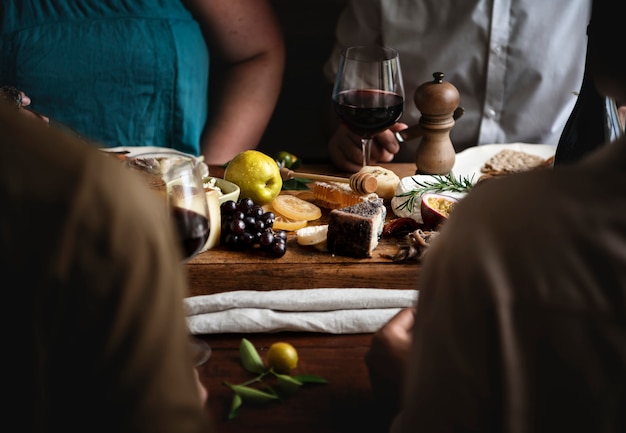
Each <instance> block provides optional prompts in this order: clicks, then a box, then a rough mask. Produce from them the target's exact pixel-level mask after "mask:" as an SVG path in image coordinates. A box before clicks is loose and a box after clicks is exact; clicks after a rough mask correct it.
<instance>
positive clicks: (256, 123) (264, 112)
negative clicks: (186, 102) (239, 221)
mask: <svg viewBox="0 0 626 433" xmlns="http://www.w3.org/2000/svg"><path fill="white" fill-rule="evenodd" d="M283 65H284V58H283V53H282V52H270V53H266V54H263V55H261V56H258V57H255V58H253V59H250V60H247V61H244V62H241V63H238V64H235V65H234V66H232V67H230V68H228V69H227V71H226V72H225V74H224V82H223V85H221V86H220V96H219V99H218V102H217V103H216V104H214V105H213V106H212V109H211V107H210V110H211V111H212V112H213V113H214V115H213V117H212V118H211V120H210V122H209V123H208V125H207V127H206V128H205V131H204V134H203V137H202V143H201V148H202V154H203V155H204V158H205V161H206V162H207V163H209V164H223V163H226V162H228V161H229V160H230V159H232V158H233V157H234V156H235V155H236V154H237V153H239V152H241V151H243V150H246V149H252V148H255V147H256V146H257V145H258V143H259V141H260V139H261V137H262V135H263V133H264V131H265V128H266V127H267V124H268V123H269V120H270V118H271V116H272V113H273V111H274V108H275V105H276V101H277V100H278V95H279V93H280V88H281V83H282V74H283Z"/></svg>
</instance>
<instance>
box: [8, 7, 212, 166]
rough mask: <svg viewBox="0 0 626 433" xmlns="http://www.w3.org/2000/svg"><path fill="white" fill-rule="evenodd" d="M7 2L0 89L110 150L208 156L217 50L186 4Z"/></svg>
mask: <svg viewBox="0 0 626 433" xmlns="http://www.w3.org/2000/svg"><path fill="white" fill-rule="evenodd" d="M0 1H1V2H2V10H0V86H2V85H12V86H15V87H16V88H18V89H20V90H23V91H24V92H25V93H26V94H27V95H28V96H29V97H30V98H31V99H32V105H31V108H32V109H33V110H35V111H38V112H40V113H42V114H44V115H46V116H48V117H50V119H51V120H55V121H58V122H60V123H62V124H65V125H67V126H68V127H70V128H72V129H74V130H75V131H76V132H78V133H79V134H81V135H82V136H84V137H86V138H89V139H92V140H95V141H96V142H98V143H100V144H101V145H102V146H103V147H114V146H160V147H172V148H175V149H178V150H181V151H183V152H188V153H191V154H194V155H198V154H199V152H200V136H201V134H202V130H203V128H204V125H205V123H206V118H207V111H208V79H209V51H208V48H207V45H206V43H205V40H204V38H203V36H202V31H201V29H200V26H199V24H198V23H197V22H196V21H195V20H194V19H193V17H192V16H191V13H190V12H189V11H188V10H187V9H186V8H185V7H184V6H183V5H182V3H181V1H180V0H97V1H96V0H0Z"/></svg>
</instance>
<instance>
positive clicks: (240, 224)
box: [228, 219, 246, 235]
mask: <svg viewBox="0 0 626 433" xmlns="http://www.w3.org/2000/svg"><path fill="white" fill-rule="evenodd" d="M228 227H229V228H230V232H231V233H234V234H236V235H240V234H242V233H243V232H244V231H245V230H246V223H245V222H244V221H243V220H240V219H236V220H232V221H231V223H230V225H229V226H228Z"/></svg>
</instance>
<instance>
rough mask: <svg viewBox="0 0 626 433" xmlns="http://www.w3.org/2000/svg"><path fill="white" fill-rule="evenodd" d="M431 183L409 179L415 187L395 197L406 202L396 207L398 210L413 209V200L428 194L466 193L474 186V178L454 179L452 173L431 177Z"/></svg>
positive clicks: (462, 177)
mask: <svg viewBox="0 0 626 433" xmlns="http://www.w3.org/2000/svg"><path fill="white" fill-rule="evenodd" d="M431 177H432V178H433V181H427V180H422V181H420V180H418V179H416V178H415V177H412V178H411V179H412V180H413V182H415V185H416V186H415V187H414V188H413V189H412V190H410V191H406V192H403V193H401V194H398V195H396V197H407V199H406V201H404V202H403V203H401V204H399V205H398V206H397V209H398V210H403V209H409V210H411V209H413V205H414V204H415V200H416V199H417V198H418V197H421V196H422V195H424V194H426V193H429V192H468V191H469V190H470V189H472V187H473V186H474V176H459V177H458V178H456V177H455V176H454V174H453V173H452V172H450V173H448V174H447V175H437V174H434V175H432V176H431Z"/></svg>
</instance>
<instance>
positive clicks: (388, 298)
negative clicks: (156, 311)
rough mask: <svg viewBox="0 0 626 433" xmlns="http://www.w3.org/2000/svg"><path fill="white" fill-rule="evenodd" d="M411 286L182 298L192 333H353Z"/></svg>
mask: <svg viewBox="0 0 626 433" xmlns="http://www.w3.org/2000/svg"><path fill="white" fill-rule="evenodd" d="M417 295H418V293H417V290H395V289H360V288H340V289H333V288H323V289H306V290H269V291H256V290H239V291H233V292H225V293H218V294H214V295H201V296H192V297H188V298H185V300H184V306H185V311H186V314H187V326H188V328H189V331H190V332H191V333H192V334H221V333H254V332H279V331H304V332H326V333H330V334H357V333H369V332H375V331H377V330H378V329H379V328H380V327H381V326H383V325H384V324H385V323H386V322H387V321H388V320H389V319H391V318H392V317H393V316H394V315H395V314H396V313H397V312H398V311H400V309H402V308H405V307H410V306H414V305H415V303H416V302H417Z"/></svg>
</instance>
